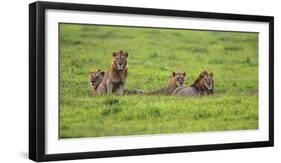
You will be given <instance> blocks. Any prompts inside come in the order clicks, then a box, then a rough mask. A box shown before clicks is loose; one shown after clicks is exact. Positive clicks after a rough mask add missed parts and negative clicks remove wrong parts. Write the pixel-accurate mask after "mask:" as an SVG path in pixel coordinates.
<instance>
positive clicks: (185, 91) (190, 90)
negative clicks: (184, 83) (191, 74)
mask: <svg viewBox="0 0 281 163" xmlns="http://www.w3.org/2000/svg"><path fill="white" fill-rule="evenodd" d="M213 76H214V74H213V73H212V72H210V73H208V72H207V71H203V72H201V73H200V75H199V76H198V78H197V79H196V80H195V82H194V83H193V84H192V85H190V86H189V87H185V88H183V87H179V88H177V89H175V90H174V92H173V93H172V95H174V96H197V95H210V94H213V93H214V80H213Z"/></svg>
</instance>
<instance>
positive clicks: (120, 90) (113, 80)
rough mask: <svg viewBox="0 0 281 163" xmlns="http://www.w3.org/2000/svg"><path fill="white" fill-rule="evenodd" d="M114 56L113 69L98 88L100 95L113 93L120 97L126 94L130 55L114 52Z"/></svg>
mask: <svg viewBox="0 0 281 163" xmlns="http://www.w3.org/2000/svg"><path fill="white" fill-rule="evenodd" d="M112 56H113V60H112V63H111V67H110V69H109V70H108V71H107V72H106V74H105V76H104V78H103V80H102V82H101V84H100V85H99V86H98V88H97V91H96V93H97V94H98V95H103V94H107V95H111V94H112V93H113V92H116V93H117V94H118V95H123V94H124V86H125V83H126V80H127V77H128V60H127V59H128V53H127V52H124V51H122V50H120V51H119V52H113V53H112Z"/></svg>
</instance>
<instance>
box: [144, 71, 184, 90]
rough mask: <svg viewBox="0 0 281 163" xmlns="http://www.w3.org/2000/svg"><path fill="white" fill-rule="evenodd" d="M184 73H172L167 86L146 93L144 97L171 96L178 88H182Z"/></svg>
mask: <svg viewBox="0 0 281 163" xmlns="http://www.w3.org/2000/svg"><path fill="white" fill-rule="evenodd" d="M184 80H185V72H173V73H172V76H171V78H170V79H169V81H168V86H166V87H163V88H160V89H156V90H154V91H151V92H148V93H146V95H172V93H173V92H174V90H175V89H176V88H178V87H184Z"/></svg>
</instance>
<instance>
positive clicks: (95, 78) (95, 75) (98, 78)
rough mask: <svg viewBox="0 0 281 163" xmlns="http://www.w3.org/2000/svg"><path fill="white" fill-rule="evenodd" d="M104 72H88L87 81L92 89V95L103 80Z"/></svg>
mask: <svg viewBox="0 0 281 163" xmlns="http://www.w3.org/2000/svg"><path fill="white" fill-rule="evenodd" d="M104 75H105V72H104V71H102V70H100V69H99V70H98V71H90V72H89V81H90V85H91V87H92V88H93V94H95V92H96V91H97V89H98V86H99V85H100V83H101V82H102V80H103V78H104Z"/></svg>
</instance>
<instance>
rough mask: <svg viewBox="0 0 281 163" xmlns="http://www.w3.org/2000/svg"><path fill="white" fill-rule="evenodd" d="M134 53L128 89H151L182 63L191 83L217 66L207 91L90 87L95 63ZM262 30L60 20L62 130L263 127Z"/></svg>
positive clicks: (86, 133)
mask: <svg viewBox="0 0 281 163" xmlns="http://www.w3.org/2000/svg"><path fill="white" fill-rule="evenodd" d="M121 49H122V50H125V51H127V52H128V53H129V76H128V81H127V83H126V88H128V89H136V88H137V89H140V90H144V91H146V92H147V91H150V90H152V89H156V88H159V87H162V86H165V85H166V84H167V80H168V78H169V76H170V75H171V72H172V71H175V70H176V71H177V70H179V71H185V72H186V73H187V79H186V84H187V85H188V84H191V83H192V82H193V81H194V80H195V79H196V78H197V76H198V75H199V73H200V72H201V71H203V70H209V71H212V72H213V73H214V80H215V95H213V96H207V97H171V96H120V97H118V96H99V97H93V96H92V95H91V88H90V86H89V82H88V71H89V70H90V69H98V68H101V69H104V70H107V69H108V68H109V66H110V64H111V61H112V52H113V51H118V50H121ZM257 50H258V35H257V33H237V32H214V31H213V32H211V31H195V30H174V29H155V28H154V29H153V28H132V27H112V26H94V25H71V24H61V25H60V65H61V66H60V137H61V138H74V137H75V138H76V137H95V136H117V135H142V134H163V133H188V132H204V131H226V130H246V129H257V128H258V96H257V94H258V51H257Z"/></svg>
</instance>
